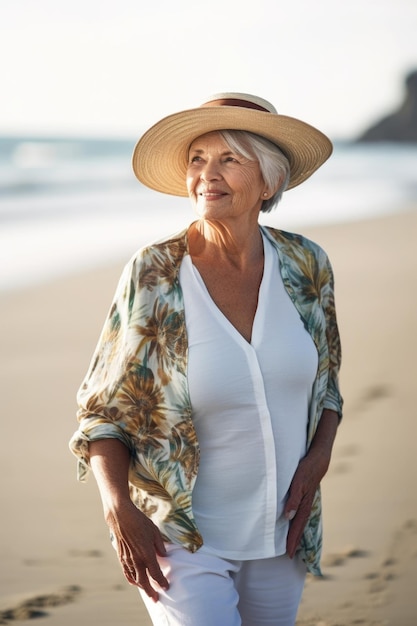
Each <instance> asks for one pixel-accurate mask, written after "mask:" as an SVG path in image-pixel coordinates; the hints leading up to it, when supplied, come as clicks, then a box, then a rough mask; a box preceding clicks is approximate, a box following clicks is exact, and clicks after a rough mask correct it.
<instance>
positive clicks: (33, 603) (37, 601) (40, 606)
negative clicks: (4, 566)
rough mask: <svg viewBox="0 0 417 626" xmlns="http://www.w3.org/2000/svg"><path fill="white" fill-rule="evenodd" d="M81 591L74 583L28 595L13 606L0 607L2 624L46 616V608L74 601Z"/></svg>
mask: <svg viewBox="0 0 417 626" xmlns="http://www.w3.org/2000/svg"><path fill="white" fill-rule="evenodd" d="M80 592H81V588H80V587H78V585H72V586H70V587H65V588H64V589H61V590H60V591H55V592H52V593H45V594H38V595H34V596H28V597H26V598H24V599H22V600H20V601H18V602H16V603H14V605H13V606H9V607H7V606H6V607H5V608H3V609H0V624H8V623H9V622H12V621H15V620H28V619H35V618H38V617H46V616H47V615H48V612H47V611H46V610H45V609H48V608H51V607H56V606H62V605H63V604H68V603H70V602H73V601H74V600H75V598H76V597H77V596H78V594H79V593H80ZM12 604H13V603H12Z"/></svg>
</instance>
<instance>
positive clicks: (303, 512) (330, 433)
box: [284, 409, 339, 558]
mask: <svg viewBox="0 0 417 626" xmlns="http://www.w3.org/2000/svg"><path fill="white" fill-rule="evenodd" d="M338 423H339V416H338V414H337V413H335V411H331V410H329V409H325V410H324V411H323V413H322V416H321V419H320V422H319V425H318V428H317V432H316V434H315V436H314V439H313V442H312V444H311V446H310V450H309V451H308V453H307V455H306V456H305V457H304V458H303V459H301V461H300V463H299V464H298V467H297V469H296V471H295V474H294V476H293V479H292V482H291V485H290V489H289V492H288V500H287V503H286V505H285V509H284V515H285V517H286V518H287V519H288V520H290V528H289V531H288V536H287V554H288V556H289V557H290V558H293V557H294V555H295V553H296V550H297V548H298V546H299V544H300V541H301V537H302V536H303V532H304V528H305V526H306V524H307V521H308V518H309V517H310V513H311V507H312V506H313V501H314V496H315V494H316V491H317V489H318V487H319V485H320V482H321V479H322V478H323V476H324V475H325V473H326V472H327V469H328V467H329V463H330V457H331V452H332V446H333V442H334V438H335V436H336V431H337V426H338Z"/></svg>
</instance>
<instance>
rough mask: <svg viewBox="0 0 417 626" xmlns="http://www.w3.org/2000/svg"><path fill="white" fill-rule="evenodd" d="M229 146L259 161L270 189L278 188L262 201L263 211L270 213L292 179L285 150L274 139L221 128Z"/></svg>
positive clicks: (220, 132)
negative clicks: (282, 150)
mask: <svg viewBox="0 0 417 626" xmlns="http://www.w3.org/2000/svg"><path fill="white" fill-rule="evenodd" d="M219 134H220V135H221V137H222V138H223V139H224V141H225V142H226V144H227V146H228V147H229V148H230V149H231V150H233V151H234V152H237V153H238V154H241V155H242V156H244V157H245V158H247V159H250V160H251V161H253V160H254V159H255V160H256V161H258V163H259V167H260V170H261V174H262V178H263V179H264V182H265V184H266V186H267V187H268V189H270V190H272V189H277V190H276V191H275V193H274V195H273V196H272V197H271V198H268V199H267V200H264V201H263V202H262V207H261V211H262V212H264V213H268V212H269V211H271V209H272V208H273V207H275V206H276V205H277V204H278V202H279V201H280V200H281V198H282V194H283V193H284V191H285V190H286V188H287V187H288V183H289V180H290V164H289V161H288V159H287V157H286V156H285V154H284V153H283V152H281V150H280V149H279V148H278V146H277V145H276V144H274V143H272V141H269V140H268V139H265V137H261V136H260V135H256V134H255V133H250V132H248V131H245V130H220V131H219Z"/></svg>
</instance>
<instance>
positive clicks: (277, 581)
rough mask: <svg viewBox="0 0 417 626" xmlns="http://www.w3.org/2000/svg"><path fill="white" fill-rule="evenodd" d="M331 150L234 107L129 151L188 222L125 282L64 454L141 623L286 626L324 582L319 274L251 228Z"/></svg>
mask: <svg viewBox="0 0 417 626" xmlns="http://www.w3.org/2000/svg"><path fill="white" fill-rule="evenodd" d="M331 149H332V148H331V143H330V141H329V140H328V139H327V137H325V136H324V135H323V134H322V133H321V132H319V131H318V130H316V129H315V128H313V127H311V126H309V125H308V124H305V123H303V122H301V121H299V120H296V119H294V118H290V117H286V116H282V115H278V114H277V112H276V110H275V109H274V107H273V106H272V105H271V104H270V103H268V102H266V101H265V100H263V99H261V98H258V97H255V96H250V95H247V94H220V95H217V96H214V97H213V98H212V99H211V100H210V101H208V102H206V103H205V104H204V105H202V106H201V107H199V108H197V109H191V110H188V111H182V112H180V113H177V114H174V115H171V116H169V117H167V118H164V119H163V120H161V121H160V122H158V123H157V124H156V125H155V126H153V127H152V128H151V129H150V130H148V131H147V132H146V133H145V135H144V136H143V137H142V138H141V139H140V140H139V142H138V144H137V146H136V148H135V152H134V156H133V167H134V171H135V174H136V176H137V177H138V179H139V180H140V181H141V182H142V183H144V184H145V185H147V186H148V187H150V188H152V189H154V190H157V191H161V192H164V193H169V194H173V195H179V196H186V195H188V196H189V197H190V199H191V202H192V204H193V206H194V208H195V210H196V212H197V219H196V221H194V222H193V223H191V225H189V226H188V228H186V229H185V230H184V231H183V232H181V233H179V234H176V235H174V236H171V237H167V238H165V239H162V240H160V241H158V242H157V243H154V244H152V245H150V246H148V247H146V248H144V249H142V250H140V251H139V252H138V253H137V254H135V256H134V257H133V259H132V260H131V261H130V263H129V264H128V265H127V267H126V268H125V271H124V273H123V275H122V277H121V280H120V283H119V286H118V289H117V292H116V295H115V299H114V302H113V304H112V307H111V309H110V313H109V316H108V318H107V321H106V323H105V326H104V329H103V332H102V335H101V337H100V340H99V344H98V346H97V349H96V352H95V354H94V357H93V359H92V362H91V365H90V369H89V371H88V373H87V376H86V378H85V381H84V383H83V385H82V386H81V389H80V391H79V395H78V401H79V413H78V419H79V427H78V430H77V432H76V433H75V434H74V436H73V438H72V440H71V449H72V451H73V452H74V453H75V454H76V455H77V456H78V458H79V466H80V469H81V477H83V475H84V474H85V473H86V472H85V470H86V469H87V467H91V468H92V470H93V473H94V475H95V478H96V480H97V483H98V487H99V490H100V494H101V497H102V501H103V507H104V513H105V520H106V522H107V524H108V526H109V529H110V532H111V537H112V541H113V545H114V547H115V549H116V551H117V554H118V557H119V560H120V563H121V565H122V568H123V571H124V574H125V577H126V578H127V580H128V581H129V582H130V583H131V584H133V585H137V586H138V587H139V589H140V592H141V595H142V597H143V600H144V602H145V604H146V606H147V608H148V611H149V613H150V616H151V619H152V621H153V623H154V624H161V625H162V624H164V625H166V624H170V625H176V626H183V625H190V626H191V625H192V626H219V625H221V626H238V625H239V624H243V625H244V626H266V625H272V624H273V625H274V626H276V625H278V624H279V625H282V626H289V625H291V624H294V622H295V619H296V614H297V609H298V605H299V602H300V598H301V594H302V590H303V586H304V579H305V574H306V571H310V572H312V573H314V574H320V565H319V561H320V551H321V542H322V536H321V502H320V489H319V485H320V481H321V479H322V478H323V476H324V474H325V473H326V471H327V468H328V465H329V462H330V455H331V449H332V445H333V441H334V438H335V434H336V430H337V426H338V423H339V420H340V417H341V408H342V399H341V396H340V393H339V389H338V369H339V365H340V343H339V335H338V330H337V324H336V316H335V307H334V296H333V278H332V271H331V267H330V264H329V261H328V259H327V256H326V254H325V253H324V252H323V250H321V248H319V247H318V246H317V245H316V244H314V243H312V242H311V241H309V240H307V239H305V238H304V237H302V236H300V235H295V234H291V233H287V232H282V231H278V230H274V229H272V228H266V227H261V226H260V225H259V221H258V218H259V213H260V211H269V210H270V209H271V208H272V207H273V206H274V205H276V204H277V202H278V201H279V199H280V198H281V195H282V193H283V192H284V191H285V190H287V189H290V188H292V187H295V186H296V185H298V184H300V183H302V182H303V181H304V180H305V179H306V178H308V177H309V176H310V175H311V174H312V173H313V172H314V171H315V170H316V169H317V168H318V167H319V166H320V165H321V164H322V163H323V162H324V161H325V160H326V159H327V158H328V157H329V156H330V154H331Z"/></svg>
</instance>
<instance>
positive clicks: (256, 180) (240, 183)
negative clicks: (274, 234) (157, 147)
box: [187, 132, 266, 219]
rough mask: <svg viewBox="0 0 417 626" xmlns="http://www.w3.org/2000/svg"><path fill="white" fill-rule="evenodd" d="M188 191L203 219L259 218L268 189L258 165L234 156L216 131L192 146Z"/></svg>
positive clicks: (188, 170) (237, 155) (188, 171)
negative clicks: (250, 215) (244, 216)
mask: <svg viewBox="0 0 417 626" xmlns="http://www.w3.org/2000/svg"><path fill="white" fill-rule="evenodd" d="M187 189H188V194H189V196H190V198H191V200H192V202H193V204H194V206H195V209H196V211H197V213H198V215H200V217H204V218H212V219H222V218H223V219H225V218H229V217H239V216H241V215H247V214H252V213H253V214H254V215H256V219H257V218H258V214H259V211H260V208H261V205H262V201H263V200H265V197H263V193H264V192H265V191H266V186H265V183H264V181H263V179H262V175H261V171H260V168H259V164H258V162H257V161H249V160H248V159H247V158H246V157H243V156H241V155H240V154H237V153H234V152H233V151H231V150H230V148H229V147H228V146H227V144H226V143H225V141H224V140H223V138H222V137H221V135H220V134H219V133H218V132H212V133H207V134H206V135H201V137H198V138H197V139H196V140H195V141H193V143H192V144H191V146H190V151H189V158H188V168H187Z"/></svg>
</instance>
